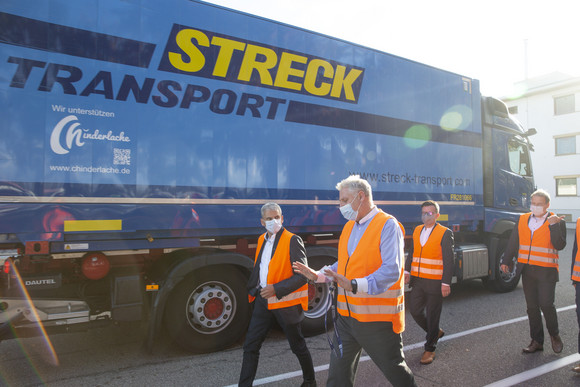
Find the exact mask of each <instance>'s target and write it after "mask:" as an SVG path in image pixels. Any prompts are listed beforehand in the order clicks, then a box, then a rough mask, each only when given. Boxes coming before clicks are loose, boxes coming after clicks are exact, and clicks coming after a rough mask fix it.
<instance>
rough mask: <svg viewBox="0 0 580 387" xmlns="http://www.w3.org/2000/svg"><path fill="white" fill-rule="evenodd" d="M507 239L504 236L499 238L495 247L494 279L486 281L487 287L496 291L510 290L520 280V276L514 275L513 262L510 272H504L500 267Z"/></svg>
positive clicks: (514, 267)
mask: <svg viewBox="0 0 580 387" xmlns="http://www.w3.org/2000/svg"><path fill="white" fill-rule="evenodd" d="M507 242H508V240H507V239H506V238H503V239H500V240H499V245H498V248H497V254H496V259H495V264H494V270H495V279H494V280H493V281H487V282H486V284H487V286H488V288H489V289H491V290H493V291H494V292H498V293H507V292H511V291H512V290H514V289H515V288H516V286H518V283H519V282H520V276H519V275H517V276H516V265H515V262H514V265H513V266H512V267H513V270H512V271H511V272H510V273H507V274H506V273H504V272H503V271H502V270H501V269H500V268H499V266H500V262H501V259H502V258H503V253H504V251H505V249H506V246H507Z"/></svg>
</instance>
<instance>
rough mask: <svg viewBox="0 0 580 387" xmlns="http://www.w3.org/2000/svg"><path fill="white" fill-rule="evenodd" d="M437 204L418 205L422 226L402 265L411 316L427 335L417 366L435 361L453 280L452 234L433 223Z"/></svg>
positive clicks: (436, 212)
mask: <svg viewBox="0 0 580 387" xmlns="http://www.w3.org/2000/svg"><path fill="white" fill-rule="evenodd" d="M439 215H440V214H439V204H438V203H437V202H434V201H433V200H428V201H426V202H424V203H423V204H422V205H421V220H422V221H423V225H422V226H417V227H416V228H415V232H413V249H412V250H411V251H410V254H409V256H408V257H407V262H406V265H405V283H407V284H409V285H410V286H411V288H412V290H411V293H410V298H409V309H410V311H411V316H413V319H414V320H415V321H416V322H417V324H418V325H419V326H420V327H421V328H423V330H424V331H425V332H427V336H426V342H425V352H424V353H423V356H422V357H421V360H420V362H421V364H431V363H432V362H433V359H435V348H436V347H437V341H438V340H439V339H440V338H441V337H443V335H444V334H445V333H444V332H443V330H442V329H441V328H440V327H439V319H440V317H441V308H442V307H443V297H447V296H448V295H449V294H450V293H451V277H452V276H453V232H452V231H451V230H450V229H448V228H447V227H443V226H442V225H440V224H439V223H437V219H438V218H439Z"/></svg>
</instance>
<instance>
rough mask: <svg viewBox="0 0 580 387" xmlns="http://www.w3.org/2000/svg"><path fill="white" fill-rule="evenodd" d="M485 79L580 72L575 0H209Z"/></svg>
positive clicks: (503, 88)
mask: <svg viewBox="0 0 580 387" xmlns="http://www.w3.org/2000/svg"><path fill="white" fill-rule="evenodd" d="M208 2H210V3H214V4H218V5H221V6H224V7H227V8H233V9H236V10H239V11H243V12H247V13H250V14H254V15H258V16H262V17H265V18H268V19H272V20H276V21H280V22H283V23H287V24H291V25H294V26H298V27H301V28H306V29H308V30H311V31H315V32H319V33H323V34H325V35H330V36H333V37H336V38H340V39H343V40H346V41H349V42H353V43H357V44H360V45H363V46H367V47H370V48H374V49H378V50H380V51H384V52H388V53H390V54H394V55H398V56H401V57H404V58H407V59H411V60H414V61H417V62H421V63H425V64H428V65H431V66H435V67H438V68H441V69H444V70H448V71H452V72H454V73H458V74H461V75H464V76H467V77H470V78H475V79H478V80H479V81H480V88H481V92H482V94H485V95H492V96H495V97H500V98H503V97H509V96H515V95H516V94H517V93H518V92H519V91H521V89H519V88H517V87H514V84H515V83H517V82H520V81H523V80H525V79H526V77H527V78H533V77H537V76H542V75H546V74H549V73H552V72H561V73H565V74H568V75H571V76H580V47H579V42H578V36H580V23H579V22H578V20H579V17H578V14H579V13H578V10H579V9H580V2H578V0H551V1H549V2H543V1H530V0H486V1H472V0H471V1H470V0H403V1H401V0H397V1H393V0H356V1H348V0H209V1H208Z"/></svg>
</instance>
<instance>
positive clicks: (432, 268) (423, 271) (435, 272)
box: [411, 223, 447, 280]
mask: <svg viewBox="0 0 580 387" xmlns="http://www.w3.org/2000/svg"><path fill="white" fill-rule="evenodd" d="M423 227H425V226H424V225H420V226H417V227H415V231H414V232H413V262H412V263H411V275H413V276H415V277H419V278H427V279H433V280H441V279H443V251H441V240H442V239H443V235H444V234H445V231H447V228H446V227H443V226H442V225H440V224H439V223H435V226H434V227H433V230H431V235H429V239H427V243H425V246H421V230H423Z"/></svg>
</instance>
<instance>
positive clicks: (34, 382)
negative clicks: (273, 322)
mask: <svg viewBox="0 0 580 387" xmlns="http://www.w3.org/2000/svg"><path fill="white" fill-rule="evenodd" d="M568 241H569V243H568V246H567V247H566V249H565V250H564V251H563V252H562V253H561V254H560V260H561V264H560V268H561V270H560V279H561V280H560V282H559V283H558V285H557V287H556V307H557V308H558V309H559V312H558V319H559V323H560V333H561V336H562V340H563V341H564V350H563V352H562V353H561V354H555V353H553V351H552V350H551V347H550V344H549V339H548V342H546V343H545V344H546V345H545V350H544V351H543V352H538V353H534V354H523V353H522V351H521V348H522V347H524V346H527V345H528V344H529V341H530V339H529V329H528V321H527V318H526V307H525V301H524V295H523V291H522V287H521V283H520V285H519V286H518V288H517V289H516V290H515V291H513V292H511V293H507V294H497V293H492V292H490V291H488V290H487V289H485V288H484V287H483V286H482V283H481V281H479V280H473V281H467V282H464V283H462V284H457V285H454V286H453V287H452V293H451V295H450V296H449V297H448V298H447V299H446V300H445V303H444V306H443V313H442V316H441V326H442V328H443V329H444V330H445V332H446V335H445V337H443V339H442V340H441V341H440V343H439V346H438V349H437V352H436V353H437V357H436V359H435V361H434V363H433V364H431V365H427V366H424V365H421V364H419V359H420V358H421V355H422V353H423V340H424V333H423V332H422V331H421V330H420V329H419V328H418V327H417V326H416V324H415V322H414V321H413V320H412V318H411V317H410V316H409V315H408V314H407V328H406V330H405V332H404V334H403V340H404V345H405V356H406V359H407V363H408V364H409V366H410V367H411V369H412V370H413V372H414V374H415V377H416V380H417V383H418V385H419V386H422V387H423V386H424V387H431V386H450V387H453V386H458V387H459V386H461V387H465V386H470V387H471V386H487V385H490V384H492V383H497V384H496V385H499V386H509V385H518V386H574V385H577V386H580V375H578V376H577V375H576V374H574V373H573V372H572V371H571V367H572V366H573V365H575V364H578V363H580V355H578V353H577V335H578V323H577V321H576V313H575V305H574V290H573V287H572V285H571V282H570V280H569V276H570V274H569V267H570V260H571V250H572V242H573V233H572V231H569V232H568ZM143 334H144V331H143V328H142V327H114V326H111V327H107V328H101V329H95V330H91V331H89V332H83V333H74V334H68V335H57V336H52V337H51V338H50V342H51V344H52V348H53V349H54V350H52V349H51V346H50V345H49V344H48V342H47V340H45V339H43V338H39V337H37V338H30V339H23V340H8V341H4V342H2V343H0V372H1V376H0V384H1V385H5V386H42V385H46V386H59V387H60V386H63V387H64V386H71V387H72V386H75V387H76V386H144V385H147V386H229V385H232V384H235V383H236V382H237V379H238V375H239V371H240V366H241V359H242V350H241V347H240V346H239V345H238V346H236V347H233V348H231V349H229V350H225V351H221V352H218V353H212V354H205V355H191V354H188V353H185V352H183V351H181V350H180V349H178V348H176V347H175V346H173V345H172V344H171V343H170V342H169V341H168V340H167V339H166V338H164V337H162V338H160V339H159V340H157V342H156V345H155V348H154V351H153V352H152V353H146V352H145V351H143V349H142V343H143V337H144V336H143ZM546 336H547V333H546ZM307 342H308V345H309V348H310V350H311V352H312V356H313V359H314V365H315V367H316V369H317V374H316V376H317V380H318V383H319V385H324V384H325V381H326V378H327V372H328V360H329V353H330V352H329V348H328V343H327V341H326V337H325V335H320V336H316V337H311V338H308V339H307ZM364 355H365V354H364V353H363V357H362V359H361V362H360V365H359V371H358V374H357V379H356V385H357V386H365V387H371V386H388V385H389V383H388V382H387V381H386V380H385V379H384V377H383V376H382V374H381V373H380V371H378V369H377V367H376V366H375V365H374V363H373V362H372V361H370V360H369V359H368V358H367V357H366V356H364ZM56 363H58V365H55V364H56ZM299 370H300V367H299V365H298V362H297V360H296V358H295V357H294V355H293V354H292V353H291V352H290V349H289V347H288V344H287V342H286V340H285V338H284V336H283V335H282V334H281V333H280V332H279V331H272V332H271V334H270V335H269V337H268V339H267V340H266V342H265V343H264V345H263V348H262V352H261V359H260V365H259V368H258V375H257V380H256V383H255V384H256V385H260V384H261V385H268V386H298V385H300V382H301V381H302V378H301V374H300V371H299Z"/></svg>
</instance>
